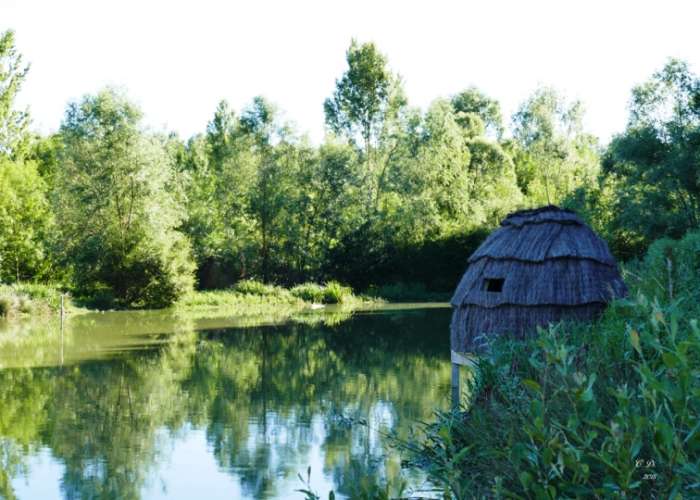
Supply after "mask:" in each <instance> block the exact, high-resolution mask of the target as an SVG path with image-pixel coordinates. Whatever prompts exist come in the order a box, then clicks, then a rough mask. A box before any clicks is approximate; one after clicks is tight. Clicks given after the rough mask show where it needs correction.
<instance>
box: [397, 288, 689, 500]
mask: <svg viewBox="0 0 700 500" xmlns="http://www.w3.org/2000/svg"><path fill="white" fill-rule="evenodd" d="M699 362H700V328H698V324H697V321H695V320H689V321H688V320H685V319H684V316H683V309H682V305H681V304H679V303H674V304H670V305H668V306H666V307H662V306H660V305H659V303H658V302H650V301H648V300H647V299H645V298H644V297H643V296H638V297H636V298H635V299H633V300H630V301H622V302H620V303H618V304H616V305H614V306H613V307H612V308H610V310H609V311H608V312H607V313H606V314H605V316H604V317H603V318H602V319H601V320H600V322H598V323H596V324H593V325H588V326H585V325H578V326H576V325H565V324H563V325H557V326H553V327H551V328H549V329H547V330H543V331H541V332H540V334H539V335H538V337H537V338H536V339H534V340H531V341H526V342H514V341H500V342H497V343H495V344H494V345H493V346H492V351H491V354H490V355H489V356H487V357H484V358H483V359H482V360H481V362H480V366H479V376H478V377H477V384H476V387H474V388H473V394H474V396H473V397H472V398H471V401H470V403H469V408H468V409H467V411H465V412H456V413H443V414H441V415H439V418H438V420H437V423H435V424H432V425H429V426H427V427H426V429H425V431H426V438H427V439H426V440H425V441H424V445H423V446H419V447H409V448H410V449H411V451H412V452H413V454H414V458H416V459H420V463H423V464H424V466H425V468H426V470H427V472H428V474H429V475H430V476H431V478H432V479H433V480H434V481H436V482H437V483H439V484H441V485H442V486H443V487H444V488H445V489H446V490H448V491H449V492H451V494H452V495H453V496H454V497H455V498H474V497H479V496H481V495H483V496H496V497H503V498H548V499H554V498H611V497H625V498H680V497H677V496H676V495H679V494H682V495H683V496H684V497H686V495H700V481H698V478H699V477H700V465H699V464H700V397H699V396H700V377H698V373H697V366H698V363H699Z"/></svg>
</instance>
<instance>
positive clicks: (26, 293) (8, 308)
mask: <svg viewBox="0 0 700 500" xmlns="http://www.w3.org/2000/svg"><path fill="white" fill-rule="evenodd" d="M61 293H62V291H61V290H60V289H58V288H57V287H55V286H51V285H39V284H30V283H19V284H14V285H0V317H1V318H17V317H22V316H40V315H50V314H55V313H58V312H59V310H60V307H61ZM64 305H65V306H66V307H72V306H71V304H70V300H68V299H67V298H66V299H65V303H64Z"/></svg>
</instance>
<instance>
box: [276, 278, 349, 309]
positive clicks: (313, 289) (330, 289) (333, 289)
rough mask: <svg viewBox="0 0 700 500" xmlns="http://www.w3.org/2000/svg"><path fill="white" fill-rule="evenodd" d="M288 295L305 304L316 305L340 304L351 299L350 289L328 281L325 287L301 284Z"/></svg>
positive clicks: (314, 284) (315, 284)
mask: <svg viewBox="0 0 700 500" xmlns="http://www.w3.org/2000/svg"><path fill="white" fill-rule="evenodd" d="M290 293H291V294H292V295H293V296H294V297H297V298H299V299H301V300H303V301H305V302H314V303H317V304H342V303H344V302H348V301H349V300H350V299H351V298H352V297H353V293H352V288H350V287H348V286H344V285H341V284H340V283H338V282H337V281H329V282H328V283H326V284H325V285H319V284H317V283H302V284H301V285H297V286H295V287H294V288H292V289H291V290H290Z"/></svg>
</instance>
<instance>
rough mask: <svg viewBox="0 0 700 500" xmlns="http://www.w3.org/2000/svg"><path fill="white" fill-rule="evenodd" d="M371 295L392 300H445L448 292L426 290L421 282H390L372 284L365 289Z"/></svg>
mask: <svg viewBox="0 0 700 500" xmlns="http://www.w3.org/2000/svg"><path fill="white" fill-rule="evenodd" d="M367 294H368V295H370V296H372V297H379V298H382V299H386V300H391V301H394V302H410V301H426V300H430V301H447V300H449V299H450V295H451V294H450V293H449V292H448V293H441V292H431V291H428V289H427V288H426V286H425V285H424V284H423V283H403V282H397V283H391V284H387V285H381V286H372V287H370V288H369V289H368V290H367Z"/></svg>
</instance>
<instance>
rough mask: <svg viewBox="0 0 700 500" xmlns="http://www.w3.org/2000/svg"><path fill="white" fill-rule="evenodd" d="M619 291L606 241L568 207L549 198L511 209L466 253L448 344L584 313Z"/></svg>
mask: <svg viewBox="0 0 700 500" xmlns="http://www.w3.org/2000/svg"><path fill="white" fill-rule="evenodd" d="M626 294H627V288H626V287H625V284H624V282H623V281H622V278H621V276H620V273H619V271H618V269H617V264H616V263H615V259H614V258H613V256H612V255H611V254H610V250H609V249H608V246H607V244H606V243H605V241H603V240H602V239H601V238H600V237H598V236H597V235H596V234H595V233H594V232H593V231H592V230H591V229H590V228H589V227H588V226H587V225H586V224H585V223H584V222H583V221H582V220H581V219H580V218H579V217H578V215H576V214H575V213H574V212H572V211H570V210H563V209H560V208H558V207H555V206H551V205H550V206H547V207H542V208H538V209H535V210H522V211H519V212H515V213H512V214H510V215H509V216H508V217H506V219H505V220H504V221H503V222H502V223H501V227H500V228H499V229H497V230H496V231H494V232H493V233H492V234H491V235H490V236H489V237H488V238H487V239H486V241H484V243H483V244H482V245H481V246H480V247H479V248H478V249H477V250H476V251H475V252H474V254H472V256H471V257H470V258H469V266H468V268H467V271H466V272H465V274H464V276H463V277H462V280H461V281H460V283H459V285H458V287H457V290H456V291H455V293H454V295H453V297H452V300H451V303H452V305H453V306H454V307H455V308H457V310H456V311H455V318H457V317H458V316H459V317H460V318H461V319H460V320H459V321H458V323H459V324H455V323H454V321H453V344H454V343H455V342H456V343H457V344H465V343H466V344H470V343H471V342H472V341H473V340H474V338H476V337H477V336H479V335H481V334H484V333H492V334H500V333H505V332H510V333H512V334H514V335H523V334H525V333H526V332H527V331H528V330H531V329H533V328H534V327H535V326H538V325H544V324H546V323H548V322H550V321H558V320H559V319H563V318H568V317H572V318H577V319H583V318H586V317H592V315H594V314H595V313H597V312H599V311H600V310H602V309H603V308H604V306H605V304H607V303H608V302H609V301H610V300H612V299H613V298H616V297H622V296H625V295H626ZM455 321H457V320H455ZM455 328H457V329H458V332H457V338H455V332H454V329H455ZM457 347H459V346H457ZM453 348H454V347H453ZM462 350H464V349H462Z"/></svg>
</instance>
